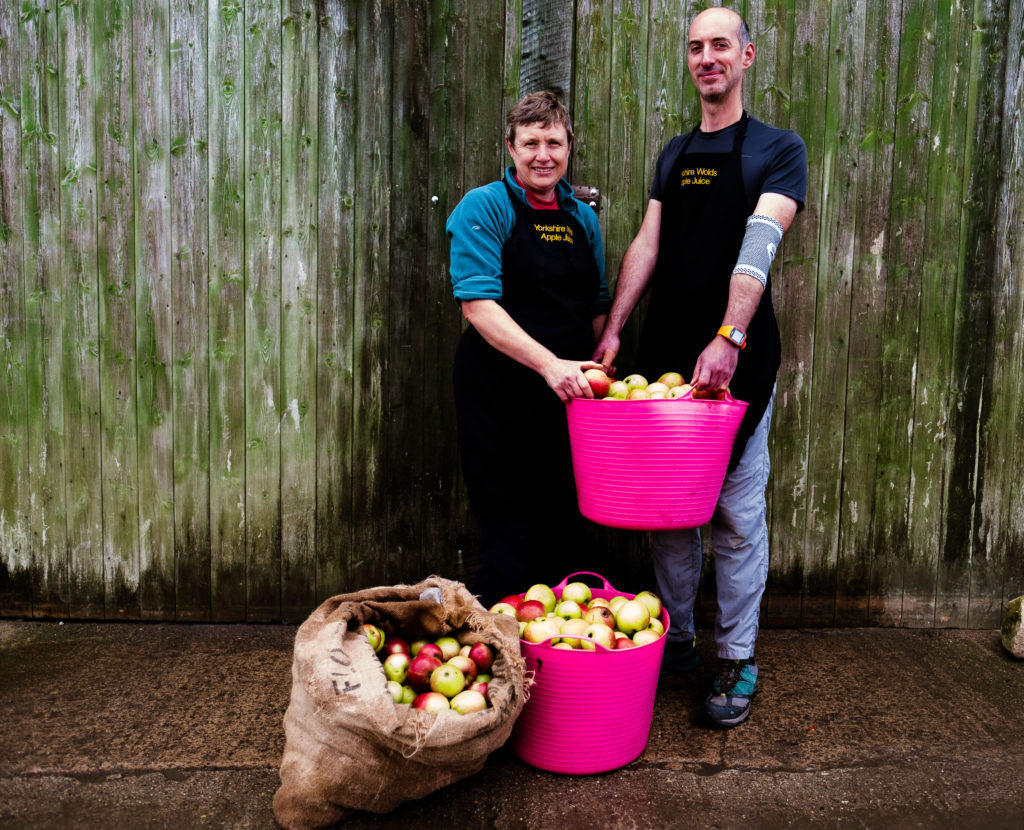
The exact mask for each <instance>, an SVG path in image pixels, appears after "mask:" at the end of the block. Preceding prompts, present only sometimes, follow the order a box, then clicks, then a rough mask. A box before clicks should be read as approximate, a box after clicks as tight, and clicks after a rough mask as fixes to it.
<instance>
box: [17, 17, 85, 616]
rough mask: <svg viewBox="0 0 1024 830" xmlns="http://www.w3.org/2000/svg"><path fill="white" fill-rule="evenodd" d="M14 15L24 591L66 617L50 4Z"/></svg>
mask: <svg viewBox="0 0 1024 830" xmlns="http://www.w3.org/2000/svg"><path fill="white" fill-rule="evenodd" d="M20 22H21V27H20V33H19V34H20V36H19V45H20V47H21V48H20V52H21V91H20V100H21V107H20V109H21V122H22V137H21V142H22V145H21V146H22V162H23V170H24V172H23V180H22V181H23V186H22V191H21V193H22V205H23V208H22V217H23V219H24V226H23V227H24V246H25V248H24V250H25V265H24V268H25V314H26V349H25V355H26V370H27V377H26V380H27V384H28V389H27V392H28V401H27V407H28V408H27V417H28V423H27V427H28V430H27V441H28V463H29V491H30V493H29V503H30V506H31V513H30V517H29V526H28V533H29V544H30V545H31V547H32V550H33V555H32V559H31V563H30V569H31V573H30V580H31V583H32V587H31V596H32V601H33V613H35V614H36V615H37V616H67V614H68V613H69V600H70V589H69V582H68V580H69V577H70V569H69V560H68V545H67V538H68V537H67V508H66V501H65V492H64V464H65V444H64V391H63V382H62V365H61V355H62V354H63V351H64V346H63V330H64V306H63V291H62V283H61V250H62V240H61V216H60V212H61V190H60V183H61V167H60V148H61V146H62V144H61V140H60V133H61V126H60V113H61V103H60V92H59V75H58V66H59V61H60V58H59V49H58V43H59V38H60V32H59V17H58V14H57V4H56V3H55V2H41V3H38V4H35V5H31V4H25V5H23V6H22V9H21V18H20ZM101 596H102V595H101Z"/></svg>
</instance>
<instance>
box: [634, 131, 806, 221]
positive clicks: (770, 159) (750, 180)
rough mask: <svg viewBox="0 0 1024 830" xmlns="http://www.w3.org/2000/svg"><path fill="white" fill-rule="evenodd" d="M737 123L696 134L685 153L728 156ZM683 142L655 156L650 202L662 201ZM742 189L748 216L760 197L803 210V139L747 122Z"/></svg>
mask: <svg viewBox="0 0 1024 830" xmlns="http://www.w3.org/2000/svg"><path fill="white" fill-rule="evenodd" d="M738 124H739V122H737V123H736V124H731V125H730V126H728V127H726V128H725V129H722V130H717V131H715V132H713V133H703V132H700V130H698V131H697V134H696V135H695V136H694V137H693V141H691V142H690V146H689V147H688V148H687V150H686V152H687V154H688V155H689V154H690V153H728V152H731V150H732V145H733V137H734V136H735V134H736V128H737V126H738ZM685 141H686V136H685V135H678V136H676V137H675V138H673V139H672V140H671V141H670V142H669V143H668V144H666V145H665V149H664V150H662V151H661V155H660V156H658V161H657V164H656V165H655V168H654V182H653V183H652V184H651V198H652V199H656V200H657V201H659V202H662V201H664V197H663V195H662V194H663V193H664V188H665V180H666V179H667V178H668V176H669V173H670V172H671V170H672V165H673V164H674V163H675V161H676V159H677V158H678V157H679V153H680V151H681V150H682V148H683V144H684V143H685ZM742 156H743V185H744V187H745V188H746V191H747V201H748V202H749V206H750V212H751V213H753V211H754V205H756V204H757V200H758V198H759V197H760V195H761V194H762V193H781V194H782V195H783V196H789V197H790V198H791V199H793V200H794V201H795V202H796V203H797V210H798V211H800V210H803V209H804V198H805V197H806V195H807V148H806V147H805V146H804V142H803V139H802V138H800V136H798V135H797V134H796V133H795V132H793V131H792V130H783V129H779V128H778V127H772V126H770V125H769V124H765V123H764V122H763V121H758V120H757V119H756V118H751V119H749V123H748V125H747V136H746V139H745V140H744V142H743V151H742Z"/></svg>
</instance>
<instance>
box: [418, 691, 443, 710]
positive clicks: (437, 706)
mask: <svg viewBox="0 0 1024 830" xmlns="http://www.w3.org/2000/svg"><path fill="white" fill-rule="evenodd" d="M412 706H413V708H414V709H424V710H426V711H427V712H440V711H441V710H443V709H451V708H452V707H451V704H450V703H448V698H446V697H445V696H444V695H443V694H441V693H440V692H423V693H422V694H418V695H416V699H415V700H414V701H413V702H412Z"/></svg>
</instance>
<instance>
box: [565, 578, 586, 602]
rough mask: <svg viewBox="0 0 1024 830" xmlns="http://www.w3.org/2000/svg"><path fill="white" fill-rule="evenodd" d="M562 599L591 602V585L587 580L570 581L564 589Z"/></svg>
mask: <svg viewBox="0 0 1024 830" xmlns="http://www.w3.org/2000/svg"><path fill="white" fill-rule="evenodd" d="M562 599H563V600H566V599H571V600H572V601H573V602H578V603H580V604H586V603H588V602H590V586H589V585H587V583H586V582H570V583H569V584H568V585H566V586H565V588H563V589H562Z"/></svg>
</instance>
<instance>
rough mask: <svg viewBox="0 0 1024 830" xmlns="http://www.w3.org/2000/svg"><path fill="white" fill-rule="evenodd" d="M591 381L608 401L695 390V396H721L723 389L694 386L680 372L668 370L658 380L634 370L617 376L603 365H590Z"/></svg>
mask: <svg viewBox="0 0 1024 830" xmlns="http://www.w3.org/2000/svg"><path fill="white" fill-rule="evenodd" d="M583 376H584V377H585V378H586V379H587V383H589V384H590V388H591V390H592V391H593V393H594V397H595V398H598V399H600V400H606V401H649V400H659V399H664V398H681V397H683V395H685V394H686V393H687V392H690V391H691V390H693V391H692V393H691V397H694V398H698V399H702V398H721V397H723V396H722V394H721V393H719V392H712V391H711V390H707V389H701V390H697V389H694V388H693V387H692V386H691V385H690V384H688V383H686V382H684V381H683V376H682V375H681V374H679V372H665V374H663V375H662V376H661V377H660V378H658V379H657V380H656V381H654V383H648V382H647V378H645V377H644V376H643V375H640V374H636V373H633V374H631V375H626V377H625V378H623V379H622V380H613V379H612V378H610V377H609V376H608V375H606V374H605V373H604V372H603V371H602V370H600V369H587V371H585V372H584V373H583Z"/></svg>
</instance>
